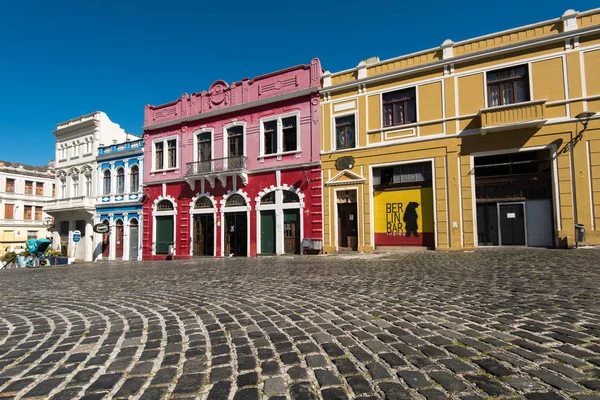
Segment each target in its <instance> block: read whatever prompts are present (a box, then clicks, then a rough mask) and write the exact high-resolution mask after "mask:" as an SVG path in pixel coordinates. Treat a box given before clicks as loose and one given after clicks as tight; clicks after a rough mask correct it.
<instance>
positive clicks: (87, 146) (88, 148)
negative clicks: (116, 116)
mask: <svg viewBox="0 0 600 400" xmlns="http://www.w3.org/2000/svg"><path fill="white" fill-rule="evenodd" d="M91 152H92V142H91V141H90V140H89V139H86V140H85V154H90V153H91Z"/></svg>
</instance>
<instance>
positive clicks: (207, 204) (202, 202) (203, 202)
mask: <svg viewBox="0 0 600 400" xmlns="http://www.w3.org/2000/svg"><path fill="white" fill-rule="evenodd" d="M212 206H213V204H212V201H210V199H209V198H208V197H206V196H203V197H200V198H199V199H198V200H196V204H194V208H212Z"/></svg>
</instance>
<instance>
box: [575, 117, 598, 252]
mask: <svg viewBox="0 0 600 400" xmlns="http://www.w3.org/2000/svg"><path fill="white" fill-rule="evenodd" d="M594 115H596V113H595V112H592V111H583V112H580V113H579V114H577V115H576V116H575V118H577V120H578V121H579V123H580V124H581V126H582V127H583V128H582V129H581V131H579V132H578V133H577V135H576V136H575V137H574V138H573V139H571V142H570V143H569V153H570V156H571V182H572V185H573V186H572V187H573V189H572V190H573V222H574V232H575V248H577V246H578V244H579V242H580V241H582V242H584V241H585V226H584V225H583V224H579V222H578V213H577V182H576V181H575V153H573V147H575V145H576V144H577V143H578V142H579V141H580V140H581V139H582V138H583V133H584V132H585V131H586V129H587V127H588V123H589V122H590V118H591V117H593V116H594ZM575 127H577V123H575Z"/></svg>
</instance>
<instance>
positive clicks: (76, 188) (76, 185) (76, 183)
mask: <svg viewBox="0 0 600 400" xmlns="http://www.w3.org/2000/svg"><path fill="white" fill-rule="evenodd" d="M71 181H72V182H73V197H77V196H79V177H78V176H77V175H74V176H72V177H71Z"/></svg>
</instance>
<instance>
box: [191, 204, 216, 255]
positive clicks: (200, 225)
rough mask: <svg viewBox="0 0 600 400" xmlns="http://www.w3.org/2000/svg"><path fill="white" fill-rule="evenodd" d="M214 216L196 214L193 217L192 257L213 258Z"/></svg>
mask: <svg viewBox="0 0 600 400" xmlns="http://www.w3.org/2000/svg"><path fill="white" fill-rule="evenodd" d="M214 225H215V223H214V216H213V215H212V214H196V215H195V216H194V255H195V256H214V255H215V253H214V239H215V236H214V232H215V231H214Z"/></svg>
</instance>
